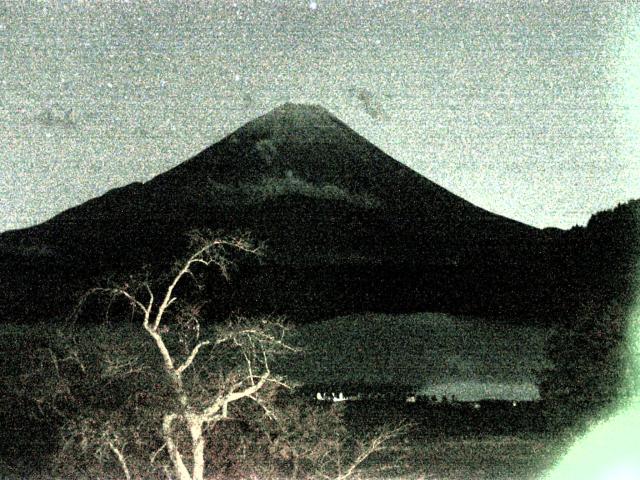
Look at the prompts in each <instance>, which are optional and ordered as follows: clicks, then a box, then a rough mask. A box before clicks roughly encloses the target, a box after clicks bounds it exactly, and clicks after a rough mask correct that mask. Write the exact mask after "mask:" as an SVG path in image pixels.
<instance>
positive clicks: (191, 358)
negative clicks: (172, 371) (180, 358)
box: [176, 340, 211, 375]
mask: <svg viewBox="0 0 640 480" xmlns="http://www.w3.org/2000/svg"><path fill="white" fill-rule="evenodd" d="M210 343H211V342H210V341H209V340H205V341H204V342H200V343H198V344H197V345H196V346H195V347H194V349H193V350H191V354H190V355H189V357H188V358H187V359H186V360H185V361H184V363H183V364H182V365H180V366H179V367H178V368H177V369H176V373H177V374H178V375H180V374H182V372H184V371H185V370H186V369H187V368H189V366H190V365H191V364H192V363H193V361H194V360H195V358H196V355H198V352H199V351H200V349H201V348H202V347H205V346H207V345H209V344H210Z"/></svg>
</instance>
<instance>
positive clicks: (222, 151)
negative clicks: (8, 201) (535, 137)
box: [0, 104, 557, 316]
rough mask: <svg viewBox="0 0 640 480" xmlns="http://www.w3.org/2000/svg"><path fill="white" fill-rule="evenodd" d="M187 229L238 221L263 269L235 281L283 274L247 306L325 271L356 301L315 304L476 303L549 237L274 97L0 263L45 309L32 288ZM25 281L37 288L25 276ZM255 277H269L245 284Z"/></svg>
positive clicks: (96, 269)
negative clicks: (258, 245) (261, 109)
mask: <svg viewBox="0 0 640 480" xmlns="http://www.w3.org/2000/svg"><path fill="white" fill-rule="evenodd" d="M199 228H200V229H201V228H208V229H212V230H220V231H224V232H236V231H243V232H246V231H249V232H251V234H252V236H253V237H254V238H256V239H257V240H259V241H264V242H266V244H267V256H266V257H265V262H266V266H264V267H262V268H261V269H258V270H257V271H252V273H246V275H244V276H243V275H240V280H239V284H247V285H252V287H251V288H263V289H269V288H271V287H273V285H272V283H273V282H272V281H271V280H273V279H269V278H265V275H266V274H265V272H271V273H270V275H272V276H274V278H282V279H283V283H280V284H278V283H276V285H279V287H278V288H276V290H277V291H276V292H273V293H272V294H270V295H271V296H269V295H266V293H265V295H263V297H264V298H265V300H264V302H263V304H262V305H255V308H256V309H257V310H264V309H271V310H276V311H284V312H285V313H286V312H287V311H288V310H287V309H288V308H289V306H288V305H289V304H288V303H287V302H289V300H286V302H285V300H283V299H282V298H279V296H282V290H286V289H288V290H291V289H293V292H298V293H299V292H301V291H309V290H310V289H314V288H320V289H321V290H325V291H331V292H333V290H335V289H336V288H338V287H336V286H335V284H336V282H335V281H334V280H335V275H338V276H340V278H342V280H340V281H338V282H337V283H338V284H340V285H342V287H340V288H342V290H343V291H344V289H345V288H346V291H350V292H352V295H353V296H354V298H356V297H359V298H360V300H362V299H365V300H362V301H360V300H359V301H354V300H353V299H351V300H344V299H343V300H339V299H337V298H336V297H335V295H337V293H336V292H333V293H327V296H326V298H324V299H323V301H321V302H319V304H320V305H325V306H326V308H329V310H331V307H332V306H336V305H337V306H340V305H343V307H344V308H343V307H340V308H338V311H345V309H347V311H348V310H349V309H357V310H362V309H364V310H367V309H372V308H373V309H384V308H386V307H385V306H386V305H389V302H388V297H389V298H396V299H397V298H402V299H404V300H402V301H397V300H396V301H395V302H392V303H393V304H394V307H393V308H396V309H399V310H403V309H406V310H413V309H423V308H446V309H456V308H457V309H459V310H462V311H466V310H478V309H479V310H483V309H487V308H489V307H488V304H487V302H489V303H490V301H489V299H488V296H489V295H490V296H493V297H495V298H501V295H503V294H504V295H507V296H508V294H509V292H508V290H509V289H510V288H512V287H511V286H510V282H512V280H513V277H514V275H515V276H516V277H518V276H520V271H521V270H523V271H526V269H528V268H531V265H532V262H533V263H535V262H536V261H538V257H540V255H542V254H543V253H544V251H545V249H546V248H547V245H548V243H549V242H550V241H551V240H553V239H554V238H556V237H557V235H556V234H555V233H553V234H552V233H550V232H545V231H540V230H538V229H535V228H533V227H530V226H527V225H524V224H521V223H519V222H516V221H513V220H510V219H507V218H504V217H501V216H499V215H496V214H493V213H490V212H487V211H486V210H483V209H481V208H479V207H476V206H474V205H473V204H471V203H469V202H467V201H466V200H463V199H461V198H459V197H457V196H455V195H454V194H452V193H451V192H449V191H447V190H445V189H444V188H442V187H440V186H438V185H436V184H435V183H433V182H431V181H430V180H428V179H426V178H424V177H422V176H420V175H419V174H417V173H416V172H414V171H413V170H411V169H409V168H408V167H406V166H404V165H403V164H401V163H400V162H397V161H396V160H394V159H393V158H391V157H389V156H388V155H386V154H385V153H384V152H382V151H381V150H380V149H378V148H377V147H375V146H374V145H372V144H371V143H369V142H368V141H366V140H365V139H364V138H362V137H361V136H359V135H358V134H357V133H355V132H354V131H353V130H351V129H350V128H349V127H347V126H346V125H344V124H343V123H342V122H340V121H339V120H338V119H336V118H335V117H334V116H333V115H331V114H330V113H328V112H327V111H326V110H324V109H323V108H321V107H317V106H306V105H292V104H285V105H283V106H281V107H279V108H277V109H275V110H273V111H271V112H269V113H267V114H266V115H264V116H262V117H260V118H258V119H256V120H254V121H252V122H249V123H248V124H247V125H245V126H244V127H242V128H240V129H238V130H237V131H235V132H233V133H232V134H231V135H229V136H228V137H226V138H224V139H223V140H221V141H220V142H218V143H216V144H214V145H212V146H211V147H209V148H207V149H205V150H204V151H202V152H201V153H199V154H198V155H196V156H194V157H193V158H191V159H189V160H187V161H186V162H184V163H182V164H180V165H178V166H177V167H175V168H173V169H171V170H169V171H168V172H166V173H164V174H161V175H159V176H157V177H155V178H153V179H152V180H150V181H148V182H146V183H144V184H140V183H136V184H131V185H128V186H126V187H122V188H119V189H115V190H112V191H110V192H108V193H106V194H105V195H103V196H101V197H98V198H95V199H92V200H90V201H88V202H86V203H84V204H82V205H79V206H77V207H74V208H72V209H69V210H67V211H65V212H62V213H61V214H59V215H56V216H55V217H53V218H52V219H50V220H49V221H47V222H44V223H43V224H41V225H37V226H35V227H32V228H28V229H24V230H19V231H13V232H6V233H4V234H2V235H0V254H2V255H3V258H2V261H3V262H5V264H6V265H7V267H8V268H7V269H6V270H5V271H9V270H8V269H10V268H12V267H13V266H16V265H20V269H21V271H22V274H23V275H25V277H24V278H21V279H20V282H19V283H20V286H19V287H17V290H21V291H22V290H24V289H26V290H27V291H30V290H37V293H36V294H35V297H36V298H35V300H34V304H36V305H40V304H42V306H43V308H42V309H36V310H44V311H51V310H47V308H46V307H47V302H48V300H47V301H45V300H42V301H41V300H40V299H39V298H40V297H47V298H48V295H47V293H46V292H48V291H51V285H60V283H61V281H64V282H65V283H66V284H71V285H78V288H82V287H84V286H86V285H87V284H88V283H89V282H90V281H95V279H96V278H100V277H103V276H104V275H106V274H123V273H127V272H130V271H132V270H136V269H138V268H140V267H141V266H142V265H144V264H151V265H155V266H157V267H158V268H160V266H161V265H162V264H164V263H167V262H170V261H171V259H172V258H173V257H175V256H176V255H179V254H181V252H184V249H185V248H186V243H185V233H186V232H188V231H190V230H193V229H199ZM2 252H4V253H2ZM42 252H47V254H46V255H44V254H43V253H42ZM498 266H499V267H498ZM337 271H339V272H340V273H339V274H338V273H336V272H337ZM499 271H502V272H503V273H504V274H505V275H506V276H505V277H504V278H500V275H498V276H497V277H496V279H494V281H492V282H491V283H490V284H488V285H489V286H490V287H491V288H493V289H494V291H492V292H484V293H482V292H481V291H480V290H481V289H482V287H481V284H482V283H483V282H484V283H486V281H485V280H483V278H484V276H486V275H489V274H490V273H491V272H499ZM363 275H364V276H366V277H368V278H367V279H363V278H362V276H363ZM267 276H268V275H267ZM494 276H495V275H494ZM30 278H38V281H39V282H40V288H36V287H35V286H31V287H29V286H28V285H29V284H30V282H31V281H30ZM258 278H259V279H261V280H262V281H266V282H267V283H269V284H271V285H270V286H260V285H256V281H257V280H256V279H258ZM290 278H298V280H299V281H298V282H297V283H300V285H298V284H296V285H291V282H290V281H288V279H290ZM90 279H92V280H90ZM374 279H377V280H379V282H378V284H376V282H375V281H374ZM394 279H395V280H394ZM438 283H442V285H437V284H438ZM294 287H295V288H294ZM74 288H75V287H74ZM301 289H302V290H301ZM407 289H408V290H409V293H407ZM381 290H384V292H381ZM396 290H398V291H397V292H396ZM399 290H402V291H399ZM464 290H468V294H467V292H465V291H464ZM254 291H255V290H254ZM394 292H395V293H394ZM24 294H25V293H24V292H23V293H22V294H20V295H16V294H15V292H12V291H8V292H7V293H5V294H3V295H4V296H5V298H4V299H3V298H0V302H2V303H0V307H3V306H4V307H5V310H7V309H8V310H10V311H12V312H15V314H16V315H18V316H23V313H21V311H20V310H21V309H20V307H19V302H20V300H19V299H20V298H23V297H22V296H21V295H24ZM478 295H479V296H478ZM519 295H521V292H515V293H512V294H511V296H512V297H514V298H515V297H518V296H519ZM258 296H260V295H258ZM342 296H344V295H342ZM466 296H468V297H469V298H466ZM481 297H482V298H481ZM284 298H287V296H286V295H285V296H284ZM367 298H370V299H371V301H370V302H369V303H367V301H366V299H367ZM437 298H440V299H441V300H439V302H440V303H438V301H436V302H435V303H433V301H432V299H437ZM465 298H466V299H465ZM376 299H377V300H376ZM502 300H504V298H502V299H501V301H502ZM300 301H302V300H300ZM340 301H342V302H346V303H344V304H341V303H340ZM509 301H511V300H509ZM514 301H515V300H514ZM283 302H285V303H283ZM336 302H337V303H336ZM298 303H299V302H298ZM465 304H468V305H466V306H465ZM67 306H68V305H67ZM59 307H60V308H58V309H54V310H55V311H60V312H62V311H64V309H65V302H64V301H62V300H61V301H60V305H59ZM494 307H495V305H494V306H493V307H491V308H494Z"/></svg>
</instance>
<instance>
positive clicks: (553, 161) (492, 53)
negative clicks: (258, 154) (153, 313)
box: [0, 0, 640, 231]
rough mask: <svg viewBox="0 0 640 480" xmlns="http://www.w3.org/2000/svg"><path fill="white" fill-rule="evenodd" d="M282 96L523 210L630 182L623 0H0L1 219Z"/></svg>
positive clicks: (493, 201)
mask: <svg viewBox="0 0 640 480" xmlns="http://www.w3.org/2000/svg"><path fill="white" fill-rule="evenodd" d="M285 101H294V102H309V103H318V104H321V105H323V106H325V107H326V108H327V109H329V110H330V111H331V112H333V113H334V114H336V115H337V116H338V117H339V118H341V119H342V120H343V121H345V122H346V123H347V124H349V125H350V126H352V127H353V128H354V129H355V130H356V131H358V132H359V133H360V134H362V135H363V136H365V137H366V138H368V139H369V140H371V141H372V142H373V143H375V144H376V145H378V146H379V147H381V148H382V149H383V150H385V151H386V152H387V153H389V154H390V155H392V156H393V157H395V158H396V159H398V160H400V161H402V162H403V163H405V164H407V165H409V166H410V167H412V168H414V169H415V170H417V171H418V172H420V173H421V174H423V175H425V176H427V177H428V178H430V179H431V180H433V181H435V182H437V183H439V184H440V185H442V186H444V187H445V188H447V189H449V190H451V191H453V192H454V193H456V194H458V195H460V196H462V197H464V198H466V199H468V200H470V201H471V202H473V203H475V204H477V205H479V206H482V207H484V208H486V209H489V210H491V211H494V212H497V213H500V214H503V215H506V216H509V217H512V218H515V219H518V220H521V221H524V222H526V223H529V224H533V225H536V226H558V227H570V226H572V225H574V224H581V223H584V222H586V220H587V219H588V217H589V215H590V214H591V213H593V212H595V211H597V210H600V209H603V208H609V207H612V206H615V204H616V203H618V202H621V201H626V200H628V199H630V198H637V197H640V181H639V180H640V148H638V147H639V146H640V135H639V131H640V5H638V4H637V2H634V1H628V2H622V1H618V2H616V1H601V0H594V1H569V0H566V1H561V2H539V1H530V2H518V1H509V2H506V1H505V2H491V1H487V2H462V1H460V2H426V1H421V2H411V1H406V0H402V1H400V0H399V1H395V2H391V1H386V2H382V1H366V2H365V1H360V2H354V1H328V0H316V1H306V0H301V1H279V2H276V1H262V2H257V1H255V2H248V1H247V2H243V1H237V2H230V1H229V2H227V1H224V2H223V1H216V2H213V1H212V2H162V3H160V2H133V1H132V2H126V1H118V2H115V1H111V2H109V1H103V2H87V1H83V2H74V1H59V2H51V1H47V2H45V1H39V2H31V3H29V2H26V1H25V2H22V1H15V2H14V1H12V0H6V1H3V0H0V209H1V216H0V231H2V230H6V229H10V228H17V227H24V226H28V225H31V224H34V223H37V222H41V221H43V220H45V219H47V218H49V217H51V216H52V215H54V214H56V213H58V212H59V211H61V210H63V209H66V208H69V207H71V206H74V205H76V204H78V203H81V202H83V201H85V200H87V199H89V198H91V197H93V196H96V195H99V194H101V193H104V192H105V191H107V190H108V189H110V188H113V187H116V186H121V185H124V184H127V183H130V182H132V181H144V180H147V179H149V178H151V177H152V176H154V175H156V174H158V173H161V172H163V171H165V170H167V169H169V168H171V167H173V166H175V165H177V164H178V163H181V162H183V161H184V160H186V159H187V158H189V157H190V156H192V155H194V154H195V153H197V152H198V151H200V150H201V149H203V148H204V147H206V146H208V145H209V144H211V143H213V142H215V141H217V140H219V139H220V138H222V136H224V135H225V134H227V133H230V132H231V131H233V130H234V129H236V128H237V127H239V126H241V125H242V124H243V123H245V122H247V121H249V120H251V119H252V118H254V117H256V116H257V115H259V114H262V113H265V112H267V111H269V110H271V109H272V108H274V107H276V106H277V105H279V104H280V103H282V102H285Z"/></svg>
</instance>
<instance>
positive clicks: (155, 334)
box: [91, 234, 294, 480]
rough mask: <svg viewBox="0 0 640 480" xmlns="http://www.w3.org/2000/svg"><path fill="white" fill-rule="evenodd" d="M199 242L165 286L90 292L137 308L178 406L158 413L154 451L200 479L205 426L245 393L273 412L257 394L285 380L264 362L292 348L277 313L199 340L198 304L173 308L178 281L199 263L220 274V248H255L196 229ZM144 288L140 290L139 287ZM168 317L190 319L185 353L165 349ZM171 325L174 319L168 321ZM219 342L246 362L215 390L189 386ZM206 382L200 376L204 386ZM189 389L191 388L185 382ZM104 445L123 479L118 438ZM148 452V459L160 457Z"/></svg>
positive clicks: (179, 472)
mask: <svg viewBox="0 0 640 480" xmlns="http://www.w3.org/2000/svg"><path fill="white" fill-rule="evenodd" d="M193 241H194V243H195V244H196V245H197V248H196V249H195V251H194V253H193V254H191V255H190V256H189V257H188V258H187V259H186V260H185V261H184V262H182V263H180V264H178V266H177V269H176V272H175V274H174V275H173V276H172V277H171V278H170V281H169V282H168V285H167V286H166V288H164V290H163V291H161V293H160V295H157V294H156V293H155V292H154V291H153V289H152V287H151V284H150V282H142V283H140V284H137V285H134V286H131V285H128V284H126V285H125V286H122V287H114V288H96V289H93V290H92V292H91V293H93V292H98V291H101V292H108V293H110V294H111V295H112V296H122V297H124V298H126V299H127V301H128V302H129V303H130V304H131V306H132V307H133V308H134V309H135V310H136V311H138V312H139V313H141V314H142V327H143V328H144V331H145V332H146V334H147V335H148V336H149V338H150V339H151V340H152V341H153V343H154V345H155V347H156V349H157V352H158V353H159V354H160V358H161V360H162V362H161V365H162V367H161V368H162V369H163V371H164V373H165V374H166V376H167V377H168V379H169V381H170V384H171V386H172V388H173V391H174V394H175V396H176V398H177V403H176V405H175V407H172V408H168V409H167V411H166V412H164V414H163V418H162V426H161V431H162V438H163V440H164V444H163V445H162V447H161V448H160V449H159V450H166V453H167V454H168V457H169V461H170V469H171V471H172V473H173V475H175V477H176V478H177V479H179V480H202V479H203V478H204V471H205V455H204V452H205V443H206V435H205V430H206V429H208V428H211V426H212V425H215V424H216V423H217V422H219V421H222V420H226V419H228V418H229V408H230V405H232V404H234V403H235V402H238V401H240V400H244V399H249V400H252V401H254V402H257V403H258V404H259V405H261V406H262V407H263V410H264V412H265V413H266V414H271V412H270V410H269V408H268V406H267V405H266V404H265V403H263V402H262V401H261V399H260V397H259V393H260V390H261V389H263V387H265V385H267V384H269V383H271V384H277V385H280V386H283V385H285V384H284V383H283V382H282V380H280V379H279V378H278V377H277V376H275V375H273V374H272V372H271V369H270V366H269V359H270V357H271V356H272V355H273V354H275V353H278V352H283V351H293V350H294V349H293V347H291V346H289V345H288V344H287V343H286V341H285V338H284V336H285V332H286V327H285V325H284V324H283V323H282V322H281V321H280V320H279V319H268V320H264V319H263V320H258V321H250V320H247V319H239V320H236V321H235V322H234V323H231V324H228V325H227V326H225V327H224V328H222V329H219V332H218V335H217V336H216V338H208V339H203V338H201V334H200V321H199V308H198V306H194V305H182V308H181V309H179V310H180V311H178V312H172V308H174V306H176V305H177V304H178V303H180V302H179V301H178V300H179V297H178V295H177V294H176V291H177V289H178V286H179V284H180V283H181V282H185V281H186V280H187V279H188V278H191V279H192V280H195V273H196V272H195V269H196V268H198V267H199V266H202V267H205V268H206V267H210V266H216V267H217V268H218V269H219V270H220V271H221V273H222V274H223V275H225V276H227V275H228V266H229V260H228V256H227V254H226V252H225V249H229V248H231V249H234V250H237V251H241V252H246V253H249V254H257V253H258V249H257V248H256V247H254V246H253V245H252V244H251V243H249V242H248V241H246V240H244V239H242V238H234V239H219V238H213V237H207V236H203V235H199V234H198V235H194V236H193ZM141 290H142V291H143V292H144V294H143V295H140V294H139V292H140V291H141ZM171 319H173V320H174V321H176V320H180V321H182V323H183V326H184V325H185V324H187V325H188V329H189V330H190V331H191V335H190V336H191V337H192V338H191V340H192V341H191V342H190V339H189V338H188V336H187V337H186V338H185V337H183V338H182V344H183V346H185V345H189V346H188V348H187V349H186V351H185V349H184V348H183V351H182V352H176V351H175V350H178V349H172V348H170V345H169V344H170V342H169V341H168V340H167V337H168V336H169V333H170V331H171V328H172V325H170V323H171ZM173 326H175V325H173ZM222 348H231V349H233V350H236V351H238V352H240V354H241V356H242V358H243V360H244V362H243V364H244V366H243V368H242V369H241V370H240V371H238V370H237V369H236V370H235V371H234V370H231V371H229V372H227V373H228V374H227V375H222V377H223V378H219V379H218V382H217V385H218V392H217V393H216V394H214V395H211V394H210V392H205V394H204V395H203V392H198V389H197V388H194V385H195V384H193V382H192V383H191V384H190V385H189V386H187V379H186V376H187V374H188V372H189V371H190V370H192V369H194V365H195V363H196V362H197V360H198V359H199V358H200V357H202V356H203V355H204V353H203V352H204V351H205V350H208V351H209V352H208V355H209V356H212V355H213V356H215V355H216V354H220V355H221V356H223V355H225V353H220V350H221V349H222ZM202 383H203V382H200V385H202ZM189 387H191V388H189ZM181 427H182V428H184V429H186V431H187V432H188V436H189V438H190V445H189V446H188V447H185V446H184V445H183V444H182V443H183V442H181V441H180V438H181V437H180V433H181V432H180V428H181ZM109 447H110V449H111V450H112V452H113V453H114V455H115V456H116V457H117V459H118V462H119V464H120V465H121V467H122V470H123V473H124V475H125V477H127V478H129V477H130V473H129V469H128V466H127V462H126V459H125V457H124V455H123V453H122V451H120V450H119V449H118V448H117V447H116V446H115V444H114V443H113V442H112V441H109ZM157 453H158V452H156V453H155V454H153V455H152V459H155V458H156V457H157Z"/></svg>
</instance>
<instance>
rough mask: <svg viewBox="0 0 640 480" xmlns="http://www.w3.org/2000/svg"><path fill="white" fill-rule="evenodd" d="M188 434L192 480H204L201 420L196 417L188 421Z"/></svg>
mask: <svg viewBox="0 0 640 480" xmlns="http://www.w3.org/2000/svg"><path fill="white" fill-rule="evenodd" d="M188 424H189V433H191V448H192V451H193V475H192V480H203V478H204V436H203V435H202V418H201V417H200V416H198V415H195V416H193V417H190V418H189V420H188Z"/></svg>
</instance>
